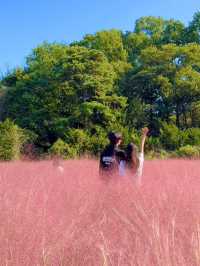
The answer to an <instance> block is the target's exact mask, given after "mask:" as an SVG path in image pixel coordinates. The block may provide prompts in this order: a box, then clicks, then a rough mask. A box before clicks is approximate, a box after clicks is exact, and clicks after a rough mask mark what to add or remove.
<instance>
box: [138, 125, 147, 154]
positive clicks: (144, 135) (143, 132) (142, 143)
mask: <svg viewBox="0 0 200 266" xmlns="http://www.w3.org/2000/svg"><path fill="white" fill-rule="evenodd" d="M148 132H149V129H148V128H147V127H144V128H143V129H142V140H141V145H140V152H141V153H144V144H145V141H146V137H147V133H148Z"/></svg>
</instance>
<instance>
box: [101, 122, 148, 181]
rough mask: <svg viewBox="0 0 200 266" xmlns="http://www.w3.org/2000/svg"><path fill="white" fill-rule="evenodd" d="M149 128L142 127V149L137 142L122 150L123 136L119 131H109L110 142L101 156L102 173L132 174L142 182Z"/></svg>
mask: <svg viewBox="0 0 200 266" xmlns="http://www.w3.org/2000/svg"><path fill="white" fill-rule="evenodd" d="M148 132H149V129H148V128H146V127H145V128H143V129H142V135H141V138H142V139H141V144H140V150H139V152H138V148H137V146H136V145H135V144H133V143H129V144H128V146H127V147H126V149H125V150H120V149H119V145H120V144H121V142H122V136H121V135H120V134H117V133H113V132H111V133H109V135H108V138H109V140H110V144H109V145H108V146H107V147H106V148H105V149H104V151H103V152H102V153H101V157H100V174H101V175H104V176H105V175H116V174H118V175H120V176H125V175H129V176H130V175H131V176H133V178H135V179H136V180H137V182H138V183H141V176H142V170H143V164H144V145H145V141H146V137H147V134H148Z"/></svg>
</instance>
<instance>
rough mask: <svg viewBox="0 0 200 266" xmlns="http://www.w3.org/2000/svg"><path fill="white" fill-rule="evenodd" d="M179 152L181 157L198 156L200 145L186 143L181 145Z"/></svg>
mask: <svg viewBox="0 0 200 266" xmlns="http://www.w3.org/2000/svg"><path fill="white" fill-rule="evenodd" d="M177 154H178V155H179V156H181V157H190V158H197V157H199V155H200V150H199V147H197V146H191V145H186V146H183V147H180V148H179V150H178V152H177Z"/></svg>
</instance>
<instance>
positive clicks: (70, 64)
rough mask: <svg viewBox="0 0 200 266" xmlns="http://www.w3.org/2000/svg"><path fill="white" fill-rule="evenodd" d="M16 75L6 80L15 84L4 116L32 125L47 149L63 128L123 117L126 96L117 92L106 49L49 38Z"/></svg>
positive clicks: (7, 101) (28, 126) (85, 126)
mask: <svg viewBox="0 0 200 266" xmlns="http://www.w3.org/2000/svg"><path fill="white" fill-rule="evenodd" d="M12 76H14V77H15V78H12V83H10V82H11V81H10V79H11V77H10V78H9V77H7V79H6V80H5V81H4V82H5V84H6V85H7V86H9V85H12V86H11V87H10V89H9V91H8V93H7V96H6V101H5V105H4V106H5V117H11V118H12V119H15V121H16V122H17V123H18V124H19V125H20V126H21V127H25V128H28V129H30V130H33V131H34V132H35V133H36V134H38V136H39V139H38V145H41V146H43V147H44V148H45V149H46V148H49V147H50V145H51V144H52V143H54V142H55V141H56V140H57V138H58V137H62V136H63V129H64V128H66V127H72V128H82V129H84V128H87V127H88V121H89V120H90V118H91V119H93V120H92V122H93V123H94V124H95V123H96V124H100V125H101V126H105V125H106V124H107V123H108V122H109V120H110V119H111V121H115V122H116V120H118V119H119V122H121V121H120V118H118V117H117V116H118V115H119V113H120V112H119V109H120V110H121V109H122V108H123V107H124V102H125V99H124V98H123V97H119V96H117V94H115V92H114V80H115V72H114V70H113V66H112V65H111V64H110V63H109V62H108V60H107V58H106V57H105V55H104V54H103V53H102V52H101V51H97V50H92V49H88V48H85V47H79V46H72V47H68V46H65V45H59V44H51V45H50V44H46V43H45V44H43V45H41V46H39V47H37V48H36V49H34V50H33V53H32V54H31V55H30V56H29V57H28V58H27V65H26V67H25V68H24V70H23V71H20V73H19V72H17V71H15V72H14V73H12ZM8 81H9V82H8ZM112 110H113V111H112ZM98 115H99V116H100V117H101V121H100V120H98V118H97V116H98ZM111 116H112V117H111ZM115 117H116V118H115ZM104 119H105V120H104Z"/></svg>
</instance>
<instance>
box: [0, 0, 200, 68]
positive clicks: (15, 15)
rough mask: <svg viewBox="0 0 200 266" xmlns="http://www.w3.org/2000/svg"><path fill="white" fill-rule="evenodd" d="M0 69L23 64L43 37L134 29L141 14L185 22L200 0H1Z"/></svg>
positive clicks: (70, 38) (67, 38)
mask: <svg viewBox="0 0 200 266" xmlns="http://www.w3.org/2000/svg"><path fill="white" fill-rule="evenodd" d="M0 8H1V15H0V36H1V39H0V71H3V72H5V71H6V70H7V69H8V68H9V69H11V68H13V67H15V66H19V65H23V64H24V62H25V57H26V56H27V55H28V54H30V53H31V49H32V48H34V47H36V46H37V45H38V44H40V43H42V42H43V41H49V42H53V41H57V42H66V43H69V42H71V41H73V40H79V39H81V38H82V37H83V35H85V34H86V33H94V32H96V31H98V30H102V29H111V28H117V29H121V30H124V31H125V30H133V28H134V23H135V20H136V19H137V18H139V17H141V16H149V15H152V16H162V17H164V18H166V19H169V18H174V19H179V20H181V21H183V22H184V23H185V24H188V22H189V21H191V19H192V16H193V14H194V12H196V11H198V10H200V2H199V0H198V1H197V0H190V1H189V0H168V1H166V0H165V1H164V0H140V1H139V0H137V1H134V0H96V1H95V0H93V1H92V0H84V1H80V0H74V1H72V0H54V1H53V0H32V1H27V0H18V1H17V0H6V1H4V0H0Z"/></svg>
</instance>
